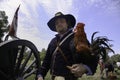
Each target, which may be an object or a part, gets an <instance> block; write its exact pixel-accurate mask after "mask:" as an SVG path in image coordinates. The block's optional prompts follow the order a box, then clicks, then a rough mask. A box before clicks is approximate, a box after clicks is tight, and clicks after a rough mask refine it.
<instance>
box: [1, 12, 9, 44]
mask: <svg viewBox="0 0 120 80" xmlns="http://www.w3.org/2000/svg"><path fill="white" fill-rule="evenodd" d="M7 19H8V16H6V13H5V11H0V42H2V41H3V40H2V38H3V36H4V35H5V33H6V32H8V27H7V25H8V20H7Z"/></svg>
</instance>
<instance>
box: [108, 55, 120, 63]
mask: <svg viewBox="0 0 120 80" xmlns="http://www.w3.org/2000/svg"><path fill="white" fill-rule="evenodd" d="M110 61H111V62H112V63H116V62H118V61H120V54H115V55H113V56H111V57H110Z"/></svg>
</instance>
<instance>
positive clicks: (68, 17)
mask: <svg viewBox="0 0 120 80" xmlns="http://www.w3.org/2000/svg"><path fill="white" fill-rule="evenodd" d="M58 18H65V19H66V21H67V23H68V28H73V27H74V26H75V23H76V20H75V17H74V16H73V15H71V14H66V15H64V14H62V13H61V12H57V13H56V14H55V16H54V17H53V18H52V19H50V20H49V21H48V23H47V25H48V26H49V28H50V29H51V30H52V31H55V32H56V27H55V21H56V19H58Z"/></svg>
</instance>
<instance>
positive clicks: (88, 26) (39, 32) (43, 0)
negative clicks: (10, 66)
mask: <svg viewBox="0 0 120 80" xmlns="http://www.w3.org/2000/svg"><path fill="white" fill-rule="evenodd" d="M19 4H21V7H20V10H19V17H18V31H17V35H18V37H20V38H21V39H27V40H30V41H32V42H33V43H34V44H35V45H36V46H37V48H38V49H39V50H41V49H42V48H47V46H48V44H49V42H50V40H51V39H52V38H53V37H54V35H55V34H56V33H55V32H52V31H50V29H49V28H48V26H47V22H48V21H49V19H50V18H52V17H53V16H54V14H55V13H56V12H58V11H61V12H63V13H64V14H73V15H74V16H75V18H76V20H77V22H83V23H85V31H86V33H87V36H88V39H89V40H90V37H91V35H92V33H93V32H95V31H99V32H100V33H98V34H97V36H107V37H108V38H109V39H111V40H113V42H111V43H112V44H113V45H114V47H113V49H114V50H115V52H116V53H120V37H119V34H120V0H0V10H4V11H6V14H7V15H8V17H9V19H8V20H9V23H11V21H12V18H13V15H14V12H15V10H16V8H17V7H18V5H19Z"/></svg>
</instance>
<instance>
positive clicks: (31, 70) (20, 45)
mask: <svg viewBox="0 0 120 80" xmlns="http://www.w3.org/2000/svg"><path fill="white" fill-rule="evenodd" d="M40 62H41V61H40V55H39V52H38V50H37V48H36V46H35V45H34V44H33V43H32V42H30V41H28V40H24V39H14V40H8V41H4V42H2V43H0V80H26V79H27V78H28V77H30V76H31V75H35V80H36V79H37V75H36V74H37V72H38V70H39V68H40Z"/></svg>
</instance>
